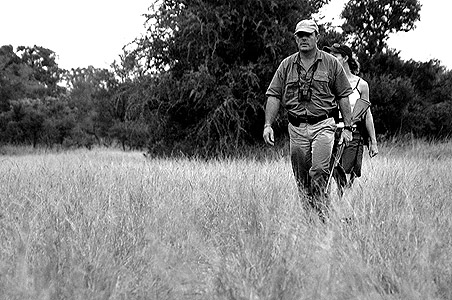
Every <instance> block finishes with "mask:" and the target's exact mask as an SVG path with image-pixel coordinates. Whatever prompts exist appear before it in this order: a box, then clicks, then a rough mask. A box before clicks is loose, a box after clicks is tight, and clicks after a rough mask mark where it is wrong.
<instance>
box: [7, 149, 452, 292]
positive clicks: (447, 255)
mask: <svg viewBox="0 0 452 300" xmlns="http://www.w3.org/2000/svg"><path fill="white" fill-rule="evenodd" d="M0 161H1V163H0V186H1V189H0V214H1V215H0V299H206V300H207V299H209V300H210V299H253V300H255V299H423V300H424V299H452V234H451V232H452V231H451V229H452V225H451V222H452V203H451V199H452V190H451V186H452V172H451V169H452V143H443V144H427V143H422V142H419V143H412V144H411V145H408V146H405V147H395V146H391V145H387V146H384V147H383V149H381V154H380V155H379V156H377V157H376V158H374V159H372V160H370V159H367V158H366V159H365V161H364V170H363V177H361V178H360V179H359V180H358V182H357V183H356V185H355V186H354V187H353V188H352V189H351V190H348V191H346V194H345V196H344V197H343V198H342V199H338V198H336V197H334V193H333V203H332V209H333V211H332V213H331V219H330V220H329V222H328V223H327V224H326V225H323V224H321V223H319V222H318V221H316V218H315V217H314V216H312V215H309V214H307V213H306V212H304V211H303V209H302V205H301V203H300V200H299V199H298V197H297V195H296V187H295V184H294V181H293V177H292V174H291V169H290V165H289V162H288V160H287V159H286V158H284V157H282V158H281V159H277V160H271V161H256V160H251V159H250V160H222V161H220V160H218V161H214V160H211V161H201V160H188V159H172V160H171V159H148V158H144V157H143V155H142V154H141V153H124V152H119V151H112V150H101V149H99V150H94V151H90V152H88V151H74V152H60V153H38V154H29V153H24V154H23V155H17V154H16V155H9V156H1V157H0ZM342 218H348V220H349V222H348V223H344V222H341V219H342Z"/></svg>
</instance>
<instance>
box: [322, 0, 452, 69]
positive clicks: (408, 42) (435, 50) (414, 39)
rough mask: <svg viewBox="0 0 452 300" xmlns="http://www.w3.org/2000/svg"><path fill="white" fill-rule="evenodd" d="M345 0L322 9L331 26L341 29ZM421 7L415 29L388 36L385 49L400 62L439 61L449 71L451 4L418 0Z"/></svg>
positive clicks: (451, 64) (333, 1)
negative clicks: (411, 60) (337, 26)
mask: <svg viewBox="0 0 452 300" xmlns="http://www.w3.org/2000/svg"><path fill="white" fill-rule="evenodd" d="M346 2H347V1H346V0H331V2H330V3H329V4H328V5H327V6H325V7H323V8H322V11H321V13H323V15H324V16H325V21H332V22H333V25H340V24H341V20H340V19H339V14H340V12H341V11H342V9H343V7H344V5H345V3H346ZM419 2H420V3H421V5H422V7H421V11H420V18H421V19H420V21H417V22H416V23H415V25H416V28H415V29H413V30H411V31H409V32H397V33H394V34H391V35H390V37H389V39H388V46H389V47H390V48H394V49H396V50H398V51H400V54H399V56H400V57H401V58H402V59H403V60H409V59H413V60H415V61H421V62H425V61H429V60H430V59H439V60H440V61H441V64H442V65H443V66H445V67H446V68H447V69H449V70H452V53H451V51H450V49H449V47H448V45H449V44H450V40H449V38H448V36H450V33H449V30H450V29H451V28H452V26H451V25H450V23H448V18H450V13H451V12H452V1H451V0H420V1H419Z"/></svg>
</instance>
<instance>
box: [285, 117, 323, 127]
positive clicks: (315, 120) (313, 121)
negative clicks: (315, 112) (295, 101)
mask: <svg viewBox="0 0 452 300" xmlns="http://www.w3.org/2000/svg"><path fill="white" fill-rule="evenodd" d="M329 117H330V116H328V115H322V116H318V117H315V116H294V115H291V114H288V118H289V123H290V124H292V125H293V126H295V127H298V126H300V124H302V123H306V124H309V125H314V124H317V123H319V122H320V121H323V120H326V119H328V118H329Z"/></svg>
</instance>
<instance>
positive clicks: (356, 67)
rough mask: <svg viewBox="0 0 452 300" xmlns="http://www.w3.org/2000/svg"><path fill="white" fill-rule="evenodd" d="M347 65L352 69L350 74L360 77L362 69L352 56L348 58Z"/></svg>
mask: <svg viewBox="0 0 452 300" xmlns="http://www.w3.org/2000/svg"><path fill="white" fill-rule="evenodd" d="M347 63H348V67H349V68H350V72H352V74H355V75H358V74H359V67H360V66H359V62H358V61H357V60H356V59H355V58H354V57H353V56H352V57H348V60H347Z"/></svg>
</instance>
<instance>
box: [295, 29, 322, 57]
mask: <svg viewBox="0 0 452 300" xmlns="http://www.w3.org/2000/svg"><path fill="white" fill-rule="evenodd" d="M295 41H296V42H297V46H298V50H299V51H300V52H309V51H312V50H314V49H315V47H316V45H317V34H316V32H315V31H314V32H312V33H307V32H303V31H299V32H297V33H296V34H295Z"/></svg>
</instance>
